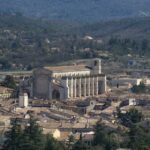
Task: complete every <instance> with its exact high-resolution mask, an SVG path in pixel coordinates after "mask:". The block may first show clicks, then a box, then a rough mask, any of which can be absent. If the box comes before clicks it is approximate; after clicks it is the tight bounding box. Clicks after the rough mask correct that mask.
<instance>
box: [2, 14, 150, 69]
mask: <svg viewBox="0 0 150 150" xmlns="http://www.w3.org/2000/svg"><path fill="white" fill-rule="evenodd" d="M149 24H150V18H149V17H146V18H138V19H123V20H118V21H109V22H101V23H94V24H86V25H85V24H82V23H68V22H61V21H48V20H41V19H31V18H26V17H24V16H22V14H21V13H13V14H12V13H0V70H10V69H11V70H30V69H32V68H34V67H39V66H43V65H53V64H56V63H57V62H62V61H67V60H72V59H81V58H93V57H100V55H99V52H105V51H107V52H109V53H111V54H113V55H114V56H117V55H118V56H121V55H123V54H138V55H139V56H143V55H145V56H149V55H150V41H149V37H150V36H149V35H150V34H149V32H150V27H149ZM87 35H88V36H91V37H92V39H85V38H84V37H85V36H87Z"/></svg>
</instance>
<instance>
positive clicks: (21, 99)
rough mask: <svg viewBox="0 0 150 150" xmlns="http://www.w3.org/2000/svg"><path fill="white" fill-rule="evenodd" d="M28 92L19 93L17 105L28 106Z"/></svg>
mask: <svg viewBox="0 0 150 150" xmlns="http://www.w3.org/2000/svg"><path fill="white" fill-rule="evenodd" d="M28 103H29V100H28V94H27V93H23V94H20V95H19V107H28Z"/></svg>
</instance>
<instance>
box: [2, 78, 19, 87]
mask: <svg viewBox="0 0 150 150" xmlns="http://www.w3.org/2000/svg"><path fill="white" fill-rule="evenodd" d="M1 85H2V86H6V87H8V88H12V89H16V87H17V86H16V82H15V80H14V78H13V76H10V75H7V76H6V77H5V80H4V81H3V82H2V83H1Z"/></svg>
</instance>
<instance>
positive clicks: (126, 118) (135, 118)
mask: <svg viewBox="0 0 150 150" xmlns="http://www.w3.org/2000/svg"><path fill="white" fill-rule="evenodd" d="M118 118H119V119H120V120H121V123H122V124H123V125H125V126H127V127H130V126H132V125H133V124H135V123H138V122H141V121H142V119H143V115H142V113H141V112H139V111H138V110H137V109H135V108H131V109H130V110H129V111H128V112H127V113H125V114H123V113H121V112H120V111H118Z"/></svg>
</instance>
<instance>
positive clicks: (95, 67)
mask: <svg viewBox="0 0 150 150" xmlns="http://www.w3.org/2000/svg"><path fill="white" fill-rule="evenodd" d="M91 66H92V74H94V75H97V74H101V59H98V58H96V59H93V61H92V65H91Z"/></svg>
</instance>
